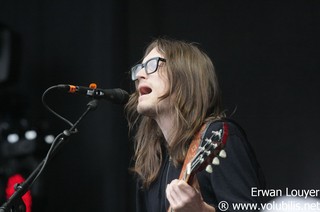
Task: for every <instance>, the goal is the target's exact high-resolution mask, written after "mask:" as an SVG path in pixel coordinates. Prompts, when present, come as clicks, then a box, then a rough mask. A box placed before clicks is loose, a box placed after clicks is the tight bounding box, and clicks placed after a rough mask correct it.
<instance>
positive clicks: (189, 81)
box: [125, 38, 224, 187]
mask: <svg viewBox="0 0 320 212" xmlns="http://www.w3.org/2000/svg"><path fill="white" fill-rule="evenodd" d="M154 48H157V50H158V51H159V52H160V53H162V54H163V55H164V57H165V59H166V64H165V65H166V71H167V76H168V80H169V90H168V91H167V93H166V94H165V95H164V96H162V97H161V98H159V101H161V100H163V99H164V98H166V97H169V96H171V95H174V99H173V100H172V99H171V100H170V105H171V107H172V108H173V110H174V113H175V114H174V117H175V118H174V124H173V126H175V130H174V131H175V134H174V135H173V137H172V138H171V139H172V140H171V142H170V146H167V148H168V152H169V154H170V156H171V158H172V161H173V162H174V164H175V165H177V164H181V163H183V161H184V158H185V156H186V152H187V150H188V146H189V144H190V142H191V141H192V138H193V136H194V135H195V134H196V132H197V131H198V130H199V129H200V128H201V126H202V125H203V124H204V123H205V122H206V121H208V120H213V119H219V118H221V117H222V116H224V114H223V111H222V109H221V97H220V96H221V95H220V89H219V85H218V79H217V75H216V73H215V69H214V66H213V64H212V61H211V60H210V58H209V57H208V56H207V54H206V53H204V52H203V51H202V50H200V49H199V48H198V47H197V45H196V44H194V43H188V42H185V41H178V40H169V39H163V38H159V39H156V40H154V41H153V42H151V43H150V44H149V46H148V47H147V49H146V51H145V56H146V55H147V54H148V53H149V52H150V51H151V50H152V49H154ZM138 97H139V93H138V91H135V92H134V93H133V94H132V95H131V96H130V99H129V102H128V103H127V105H126V108H125V109H126V112H127V120H128V123H129V127H130V129H131V130H132V129H135V130H136V134H135V136H134V144H135V145H134V148H135V155H134V160H135V165H134V167H133V171H134V172H136V173H137V174H138V175H139V176H140V177H141V179H142V182H143V185H144V186H145V187H148V186H149V185H150V184H151V183H152V182H153V181H154V180H155V179H156V177H157V175H158V173H159V170H160V166H161V163H162V160H163V158H162V155H163V152H162V151H163V146H165V145H166V142H165V139H164V136H163V134H162V132H161V130H160V128H159V126H158V125H157V122H156V121H155V120H154V119H152V118H150V117H147V116H143V115H140V114H138V113H137V109H136V108H137V104H138Z"/></svg>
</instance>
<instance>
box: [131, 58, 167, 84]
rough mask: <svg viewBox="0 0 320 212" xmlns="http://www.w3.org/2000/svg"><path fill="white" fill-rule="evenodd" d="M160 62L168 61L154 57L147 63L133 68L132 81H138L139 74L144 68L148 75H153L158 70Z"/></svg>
mask: <svg viewBox="0 0 320 212" xmlns="http://www.w3.org/2000/svg"><path fill="white" fill-rule="evenodd" d="M159 61H162V62H166V59H164V58H162V57H153V58H151V59H149V60H147V61H146V62H145V63H140V64H137V65H135V66H133V67H132V68H131V80H132V81H135V80H137V79H138V77H137V73H138V72H139V71H140V70H141V69H143V68H144V71H145V72H146V74H147V75H149V74H152V73H154V72H156V71H157V70H158V67H159Z"/></svg>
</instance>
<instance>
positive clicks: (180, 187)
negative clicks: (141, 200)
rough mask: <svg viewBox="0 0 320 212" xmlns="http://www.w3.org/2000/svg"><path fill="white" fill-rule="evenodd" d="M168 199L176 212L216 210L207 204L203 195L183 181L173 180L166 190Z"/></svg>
mask: <svg viewBox="0 0 320 212" xmlns="http://www.w3.org/2000/svg"><path fill="white" fill-rule="evenodd" d="M166 195H167V199H168V201H169V203H170V206H171V208H172V209H173V210H174V212H179V211H183V212H201V211H203V212H204V211H212V212H214V211H215V209H214V208H213V207H212V206H210V205H208V204H206V203H205V202H204V201H203V199H202V196H201V193H200V192H199V191H198V190H196V189H195V188H193V187H192V186H190V185H189V184H187V183H186V182H185V181H183V180H173V181H171V183H170V184H168V185H167V188H166Z"/></svg>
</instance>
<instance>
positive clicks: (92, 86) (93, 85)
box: [89, 83, 97, 89]
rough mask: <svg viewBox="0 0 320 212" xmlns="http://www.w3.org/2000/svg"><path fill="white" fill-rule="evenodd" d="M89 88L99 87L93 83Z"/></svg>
mask: <svg viewBox="0 0 320 212" xmlns="http://www.w3.org/2000/svg"><path fill="white" fill-rule="evenodd" d="M89 88H91V89H97V84H96V83H91V84H90V85H89Z"/></svg>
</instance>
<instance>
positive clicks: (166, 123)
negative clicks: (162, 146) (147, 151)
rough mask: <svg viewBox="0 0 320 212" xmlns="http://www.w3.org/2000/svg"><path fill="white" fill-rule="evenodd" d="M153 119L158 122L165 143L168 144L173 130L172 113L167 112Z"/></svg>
mask: <svg viewBox="0 0 320 212" xmlns="http://www.w3.org/2000/svg"><path fill="white" fill-rule="evenodd" d="M155 120H156V122H157V123H158V125H159V127H160V129H161V131H162V133H163V135H164V137H165V139H166V141H167V143H168V144H170V143H171V138H172V134H173V132H174V125H173V115H172V114H168V115H166V116H160V117H158V118H156V119H155Z"/></svg>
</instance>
